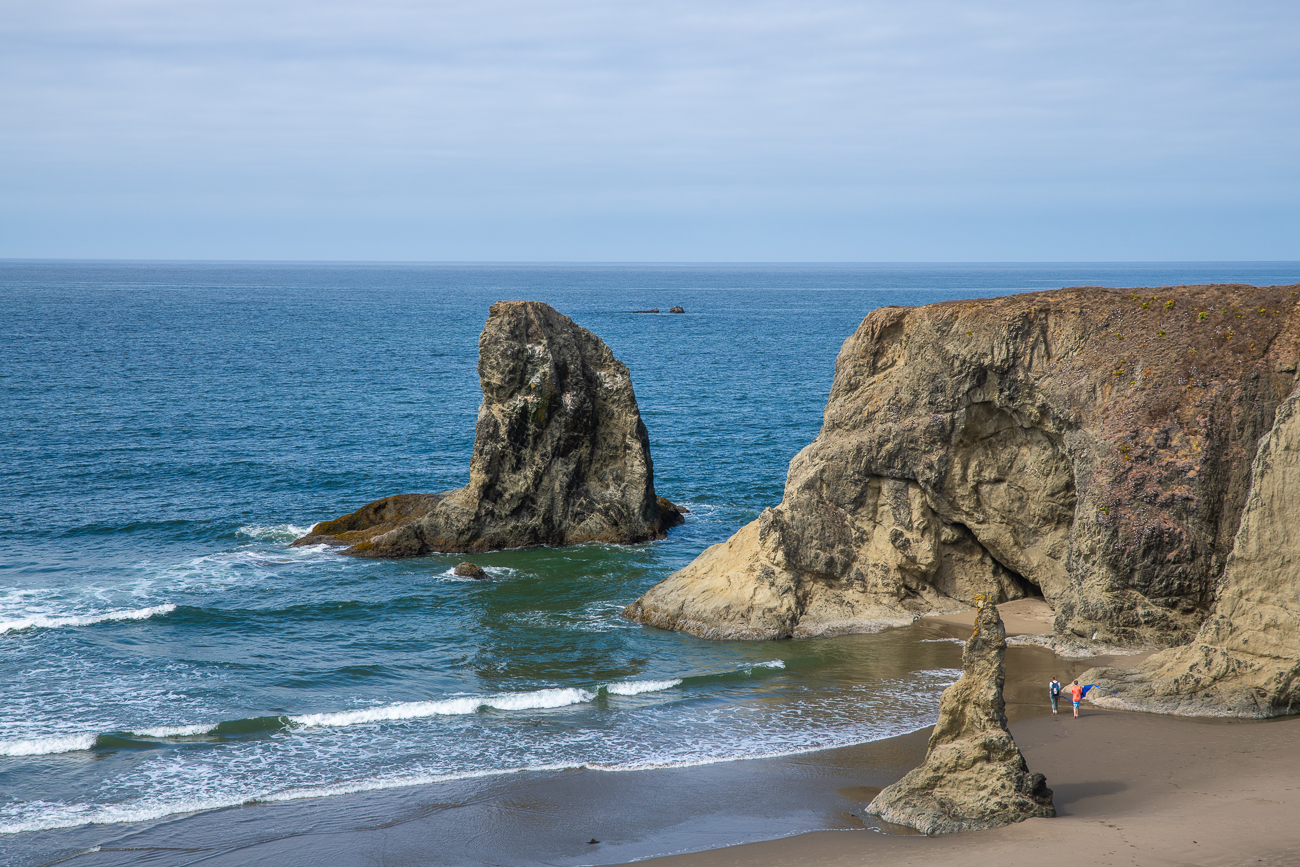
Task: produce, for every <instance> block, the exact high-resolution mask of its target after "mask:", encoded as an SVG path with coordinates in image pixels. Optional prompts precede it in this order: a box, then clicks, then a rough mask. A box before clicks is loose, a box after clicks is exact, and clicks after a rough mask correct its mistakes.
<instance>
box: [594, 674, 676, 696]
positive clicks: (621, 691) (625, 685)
mask: <svg viewBox="0 0 1300 867" xmlns="http://www.w3.org/2000/svg"><path fill="white" fill-rule="evenodd" d="M681 682H682V679H681V678H680V677H675V678H672V679H671V680H620V681H618V682H617V683H607V684H605V686H604V690H605V692H607V693H609V694H610V695H640V694H641V693H644V692H660V691H662V690H665V689H672V688H673V687H674V686H677V685H678V684H680V683H681Z"/></svg>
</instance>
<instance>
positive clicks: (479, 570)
mask: <svg viewBox="0 0 1300 867" xmlns="http://www.w3.org/2000/svg"><path fill="white" fill-rule="evenodd" d="M452 572H453V573H455V574H456V575H458V576H459V577H461V578H473V579H474V580H475V581H486V580H487V579H489V578H491V577H492V576H491V575H489V574H488V573H486V572H484V571H483V567H482V566H479V565H478V564H477V563H470V562H469V561H466V562H464V563H457V564H456V568H455V569H453V570H452Z"/></svg>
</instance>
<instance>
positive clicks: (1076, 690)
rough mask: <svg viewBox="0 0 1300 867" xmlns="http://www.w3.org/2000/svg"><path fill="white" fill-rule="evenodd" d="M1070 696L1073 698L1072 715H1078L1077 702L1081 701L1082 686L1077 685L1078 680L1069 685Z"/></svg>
mask: <svg viewBox="0 0 1300 867" xmlns="http://www.w3.org/2000/svg"><path fill="white" fill-rule="evenodd" d="M1070 698H1071V699H1073V700H1074V715H1075V716H1076V717H1077V716H1078V715H1079V702H1081V701H1083V687H1081V686H1079V681H1077V680H1076V681H1075V682H1074V683H1073V684H1071V686H1070Z"/></svg>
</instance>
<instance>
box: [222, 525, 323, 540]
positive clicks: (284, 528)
mask: <svg viewBox="0 0 1300 867" xmlns="http://www.w3.org/2000/svg"><path fill="white" fill-rule="evenodd" d="M236 532H237V533H238V534H239V535H241V536H251V537H252V538H254V539H263V540H265V541H268V542H292V541H293V540H294V539H299V538H302V537H303V536H306V535H307V534H308V533H310V532H311V527H299V526H298V525H297V524H272V525H270V526H268V525H266V524H248V525H247V526H244V527H240V528H239V529H238V530H237V531H236Z"/></svg>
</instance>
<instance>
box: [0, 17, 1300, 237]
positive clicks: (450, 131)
mask: <svg viewBox="0 0 1300 867" xmlns="http://www.w3.org/2000/svg"><path fill="white" fill-rule="evenodd" d="M0 10H2V11H0V257H110V258H119V257H121V258H203V259H224V258H238V259H386V260H392V259H399V260H552V261H554V260H560V261H579V260H603V261H618V260H640V261H652V260H671V261H699V260H707V261H724V260H749V261H776V260H783V261H873V260H874V261H881V260H884V261H941V260H948V261H953V260H960V261H978V260H984V261H990V260H991V261H998V260H1163V259H1300V4H1297V3H1295V2H1236V3H1226V2H1221V3H1207V2H1099V3H1061V2H1041V0H1040V2H1032V3H1031V2H983V3H981V2H943V0H934V2H927V0H919V2H856V3H841V2H829V0H799V2H761V0H758V2H707V0H692V2H640V3H632V2H613V0H554V2H513V0H475V2H398V0H367V2H356V0H349V2H298V0H111V2H109V0H42V2H39V3H33V2H26V0H0Z"/></svg>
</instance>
